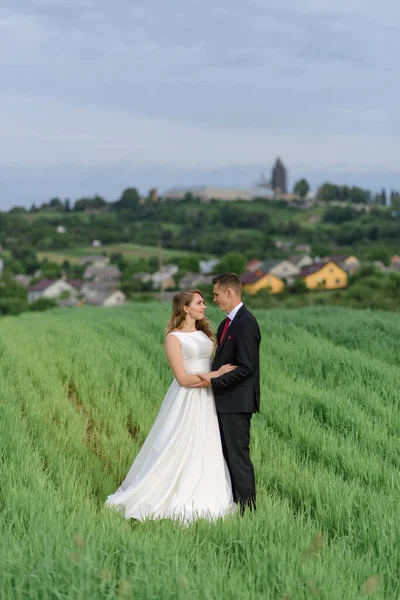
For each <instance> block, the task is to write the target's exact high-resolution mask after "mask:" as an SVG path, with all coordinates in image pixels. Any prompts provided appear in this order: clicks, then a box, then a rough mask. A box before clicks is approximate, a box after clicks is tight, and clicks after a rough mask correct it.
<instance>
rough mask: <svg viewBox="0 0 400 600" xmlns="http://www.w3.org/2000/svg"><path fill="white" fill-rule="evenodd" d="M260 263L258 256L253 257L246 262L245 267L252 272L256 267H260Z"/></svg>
mask: <svg viewBox="0 0 400 600" xmlns="http://www.w3.org/2000/svg"><path fill="white" fill-rule="evenodd" d="M262 264H263V261H262V260H259V259H258V258H253V259H252V260H249V262H248V263H247V265H246V269H247V270H248V271H250V273H254V271H257V269H261V266H262Z"/></svg>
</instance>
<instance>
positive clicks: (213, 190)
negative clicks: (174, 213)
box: [162, 185, 257, 202]
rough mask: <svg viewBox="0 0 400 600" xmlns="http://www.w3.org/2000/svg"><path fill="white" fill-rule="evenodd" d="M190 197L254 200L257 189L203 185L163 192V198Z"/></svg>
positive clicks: (203, 199)
mask: <svg viewBox="0 0 400 600" xmlns="http://www.w3.org/2000/svg"><path fill="white" fill-rule="evenodd" d="M189 194H190V196H189V197H192V198H199V199H200V201H201V202H210V201H211V200H225V201H226V202H233V201H235V200H254V198H256V197H257V191H256V190H255V189H252V188H222V187H221V188H219V187H209V186H206V185H203V186H194V187H191V186H188V187H179V188H178V187H177V188H172V189H170V190H167V191H166V192H164V193H163V195H162V197H163V200H177V201H178V200H185V199H186V198H187V197H188V195H189Z"/></svg>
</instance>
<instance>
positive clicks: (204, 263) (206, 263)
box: [199, 258, 219, 275]
mask: <svg viewBox="0 0 400 600" xmlns="http://www.w3.org/2000/svg"><path fill="white" fill-rule="evenodd" d="M218 263H219V260H218V259H217V258H210V260H201V261H199V266H200V273H202V274H203V275H210V273H212V272H213V271H214V269H215V267H216V266H217V264H218Z"/></svg>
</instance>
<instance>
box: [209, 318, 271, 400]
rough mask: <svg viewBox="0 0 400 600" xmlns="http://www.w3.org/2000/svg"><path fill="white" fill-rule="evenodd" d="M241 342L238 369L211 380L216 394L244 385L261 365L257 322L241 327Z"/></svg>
mask: <svg viewBox="0 0 400 600" xmlns="http://www.w3.org/2000/svg"><path fill="white" fill-rule="evenodd" d="M237 333H239V335H240V341H239V343H238V350H237V365H238V367H237V369H235V370H234V371H231V372H230V373H225V375H220V377H214V378H213V379H211V385H212V389H213V391H214V392H218V391H222V390H226V389H227V388H232V387H235V386H236V385H238V384H239V383H242V382H243V381H245V380H246V379H248V378H249V377H251V376H252V375H254V373H255V372H256V369H257V368H258V363H259V355H258V353H259V347H260V339H261V336H260V330H259V327H258V324H257V322H256V321H255V322H254V323H248V321H247V322H246V324H245V327H243V326H242V327H241V329H240V332H237Z"/></svg>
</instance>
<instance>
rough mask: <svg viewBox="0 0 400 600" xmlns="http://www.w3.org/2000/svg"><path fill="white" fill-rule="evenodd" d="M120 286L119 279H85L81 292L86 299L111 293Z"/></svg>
mask: <svg viewBox="0 0 400 600" xmlns="http://www.w3.org/2000/svg"><path fill="white" fill-rule="evenodd" d="M118 286H119V281H117V282H114V281H112V280H111V281H110V280H108V281H107V280H103V281H85V282H84V283H83V285H82V287H81V294H82V296H84V298H86V299H94V298H96V296H100V295H102V294H107V293H108V294H111V292H113V291H115V290H116V289H117V288H118Z"/></svg>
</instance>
